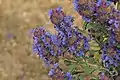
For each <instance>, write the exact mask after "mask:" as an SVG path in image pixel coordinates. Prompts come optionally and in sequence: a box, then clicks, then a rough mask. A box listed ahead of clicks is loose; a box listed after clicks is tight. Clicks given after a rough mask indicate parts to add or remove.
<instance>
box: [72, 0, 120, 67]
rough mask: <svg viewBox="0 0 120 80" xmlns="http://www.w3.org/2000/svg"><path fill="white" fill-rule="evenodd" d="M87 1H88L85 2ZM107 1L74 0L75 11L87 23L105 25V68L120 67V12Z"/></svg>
mask: <svg viewBox="0 0 120 80" xmlns="http://www.w3.org/2000/svg"><path fill="white" fill-rule="evenodd" d="M85 1H86V0H85ZM110 4H111V2H110V1H107V0H97V1H94V0H90V1H86V2H84V0H74V7H75V10H76V11H77V12H78V13H79V14H80V15H81V16H82V17H83V19H84V20H85V21H86V22H88V23H89V22H92V23H97V24H100V25H101V26H103V25H104V27H105V28H106V30H107V32H108V35H109V36H108V37H107V38H108V40H107V42H106V43H104V44H102V43H101V44H102V61H103V63H104V65H105V67H107V68H110V67H111V66H114V67H117V66H118V65H120V49H118V48H117V47H116V45H117V44H120V11H119V10H116V9H114V8H113V7H111V5H110Z"/></svg>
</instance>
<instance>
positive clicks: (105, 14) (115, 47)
mask: <svg viewBox="0 0 120 80" xmlns="http://www.w3.org/2000/svg"><path fill="white" fill-rule="evenodd" d="M116 2H117V1H116ZM116 2H115V3H116ZM111 3H112V2H111V1H106V0H97V1H96V0H74V2H73V4H74V8H75V10H76V11H77V12H78V13H79V14H80V15H81V16H82V18H83V20H84V26H83V30H80V29H79V28H78V27H77V26H75V25H74V18H73V17H72V16H69V15H67V14H65V13H64V12H63V10H62V8H61V7H58V8H55V9H51V10H50V11H49V18H50V20H51V22H52V24H53V25H54V28H55V29H56V31H57V33H56V34H51V33H49V32H48V31H46V30H45V29H44V27H36V28H34V29H33V31H32V33H33V50H34V51H35V52H36V53H37V54H38V55H39V56H40V58H41V59H42V60H43V61H44V62H45V64H46V66H47V68H48V69H49V72H48V75H49V76H50V77H51V78H52V79H53V80H54V79H55V80H111V79H114V78H116V77H118V76H119V75H120V11H119V10H117V9H115V8H114V7H113V6H112V5H111ZM61 58H62V60H63V61H64V63H65V65H66V66H67V67H68V70H64V69H63V68H62V67H61V66H60V65H59V63H60V61H59V60H60V59H61Z"/></svg>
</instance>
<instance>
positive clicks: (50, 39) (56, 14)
mask: <svg viewBox="0 0 120 80" xmlns="http://www.w3.org/2000/svg"><path fill="white" fill-rule="evenodd" d="M49 16H50V20H51V22H52V23H53V24H54V28H55V29H56V31H57V33H56V34H51V33H49V32H47V31H46V30H45V29H44V28H43V27H37V28H35V29H33V40H34V42H33V50H34V51H35V52H36V53H37V54H38V55H39V56H40V58H41V59H43V61H44V62H45V64H46V66H47V67H48V68H49V69H50V71H49V73H48V75H49V76H50V77H51V78H55V79H60V80H63V79H64V78H67V80H72V75H71V74H70V72H66V73H65V72H64V71H62V69H61V68H60V67H59V56H63V57H64V54H65V52H69V54H70V55H73V56H84V55H85V51H86V50H89V43H88V42H89V39H88V38H87V37H85V36H84V35H83V34H82V33H81V32H80V31H79V29H78V28H76V27H74V26H73V21H74V19H73V17H71V16H66V15H65V13H64V12H63V11H62V8H61V7H59V8H56V9H51V10H50V11H49Z"/></svg>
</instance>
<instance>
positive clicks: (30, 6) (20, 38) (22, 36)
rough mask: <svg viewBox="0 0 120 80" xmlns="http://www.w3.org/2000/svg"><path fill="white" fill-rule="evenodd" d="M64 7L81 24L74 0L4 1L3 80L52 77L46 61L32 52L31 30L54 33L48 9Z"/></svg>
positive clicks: (0, 32)
mask: <svg viewBox="0 0 120 80" xmlns="http://www.w3.org/2000/svg"><path fill="white" fill-rule="evenodd" d="M58 6H62V7H63V9H64V11H65V12H66V14H70V15H73V16H74V17H75V18H76V20H75V22H76V24H78V25H81V21H80V16H78V14H77V13H76V12H75V11H74V10H73V5H72V2H71V1H70V0H0V80H49V78H48V76H47V70H46V69H45V67H44V64H43V63H42V61H41V60H40V59H39V58H38V57H37V56H36V55H32V49H31V47H32V38H31V36H30V30H31V29H32V28H34V27H36V26H38V25H39V26H44V27H45V28H46V29H47V30H49V31H50V32H52V33H54V31H55V30H54V29H53V26H52V24H51V23H50V21H49V17H48V10H49V9H50V8H54V7H58Z"/></svg>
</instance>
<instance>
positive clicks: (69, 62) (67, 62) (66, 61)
mask: <svg viewBox="0 0 120 80" xmlns="http://www.w3.org/2000/svg"><path fill="white" fill-rule="evenodd" d="M64 63H65V65H66V66H69V65H71V64H72V62H71V61H69V60H64Z"/></svg>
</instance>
